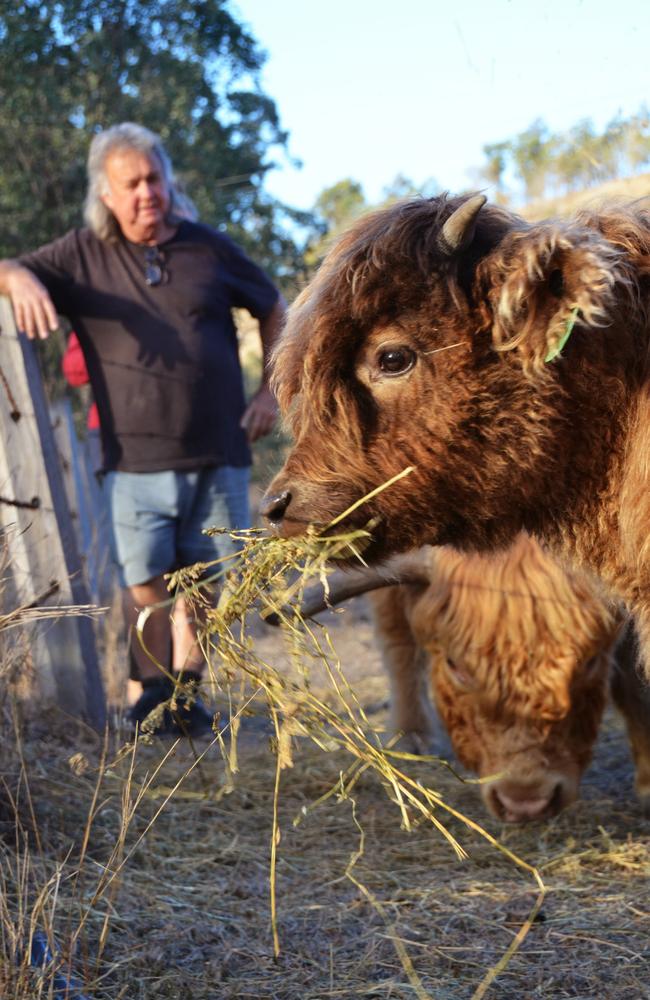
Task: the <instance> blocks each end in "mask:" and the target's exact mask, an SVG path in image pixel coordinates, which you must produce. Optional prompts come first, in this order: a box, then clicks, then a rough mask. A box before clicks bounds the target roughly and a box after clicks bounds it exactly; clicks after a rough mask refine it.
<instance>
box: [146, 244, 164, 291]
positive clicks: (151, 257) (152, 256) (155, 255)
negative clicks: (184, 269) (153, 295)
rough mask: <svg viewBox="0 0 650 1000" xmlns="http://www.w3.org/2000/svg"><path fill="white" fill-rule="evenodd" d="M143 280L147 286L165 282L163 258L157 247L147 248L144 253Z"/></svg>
mask: <svg viewBox="0 0 650 1000" xmlns="http://www.w3.org/2000/svg"><path fill="white" fill-rule="evenodd" d="M144 280H145V281H146V283H147V284H148V285H149V286H154V285H159V284H160V283H161V282H162V281H167V270H166V268H165V257H164V254H163V252H162V250H160V249H159V248H158V247H147V249H146V250H145V252H144Z"/></svg>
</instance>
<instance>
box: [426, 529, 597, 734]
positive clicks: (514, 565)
mask: <svg viewBox="0 0 650 1000" xmlns="http://www.w3.org/2000/svg"><path fill="white" fill-rule="evenodd" d="M431 580H432V584H431V587H430V588H429V589H428V591H427V593H426V595H425V596H424V597H423V598H422V599H421V601H420V602H419V603H418V604H417V605H416V606H415V608H414V611H413V624H414V627H415V628H416V630H417V629H421V632H422V636H421V637H422V640H423V645H427V638H426V637H427V636H429V639H430V638H431V636H432V635H433V634H435V636H436V641H437V643H438V645H439V646H440V645H442V647H443V648H444V651H445V655H448V656H450V657H451V659H452V660H453V661H454V663H455V664H456V665H457V666H459V667H462V668H463V669H464V670H465V671H469V673H470V676H471V679H472V681H473V684H474V685H475V692H479V693H480V696H479V699H478V700H479V701H480V703H481V706H482V710H483V711H486V712H495V713H496V714H497V715H499V716H501V717H502V718H508V717H509V716H513V717H518V718H519V719H528V720H529V721H532V722H536V721H549V720H557V719H561V718H563V717H564V716H565V715H566V714H567V712H568V710H569V707H570V705H571V691H572V686H573V684H574V682H575V680H576V679H579V678H580V676H581V675H583V674H584V667H585V664H587V663H588V662H589V661H590V660H591V659H592V658H593V657H594V656H596V654H598V653H600V652H601V651H602V650H603V648H606V647H608V646H609V645H610V644H611V640H612V638H613V636H614V630H615V620H614V616H613V614H612V611H611V610H610V608H608V606H607V604H606V603H605V602H604V601H603V599H602V595H601V594H600V593H599V592H598V590H597V588H596V587H595V586H594V585H593V584H591V583H590V582H589V581H588V579H587V578H586V577H584V576H583V575H582V574H575V573H569V572H566V571H564V570H563V569H562V568H561V567H560V566H559V565H558V563H557V562H556V561H555V560H553V559H551V558H550V557H549V556H548V555H547V554H546V553H544V552H543V551H542V550H541V548H540V546H539V545H538V544H537V543H536V542H535V541H534V540H533V539H530V538H528V537H526V536H520V538H518V539H517V541H516V543H515V545H514V546H513V547H512V548H511V549H509V550H507V551H506V552H504V553H499V554H496V555H493V556H482V555H477V554H473V555H462V554H461V553H459V552H455V551H454V550H453V549H448V548H444V549H436V550H433V551H432V555H431ZM429 644H430V643H429ZM583 707H584V708H587V706H583Z"/></svg>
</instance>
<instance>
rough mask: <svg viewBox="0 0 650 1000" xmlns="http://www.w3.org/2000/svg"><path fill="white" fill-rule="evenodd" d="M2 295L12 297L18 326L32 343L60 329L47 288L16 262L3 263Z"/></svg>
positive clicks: (1, 268) (0, 279) (1, 272)
mask: <svg viewBox="0 0 650 1000" xmlns="http://www.w3.org/2000/svg"><path fill="white" fill-rule="evenodd" d="M0 295H8V296H9V298H10V299H11V304H12V306H13V310H14V318H15V320H16V326H17V327H18V329H19V330H23V331H24V332H25V333H26V334H27V336H28V337H29V338H30V340H33V339H34V338H35V337H41V338H45V337H47V336H48V334H49V333H50V331H52V332H54V330H57V329H58V327H59V317H58V316H57V312H56V309H55V308H54V303H53V302H52V299H51V298H50V294H49V292H48V290H47V288H46V287H45V285H43V284H42V283H41V282H40V281H39V280H38V278H37V277H36V275H35V274H33V273H32V272H31V271H30V270H29V268H27V267H24V266H23V265H22V264H19V263H18V261H16V260H3V261H0Z"/></svg>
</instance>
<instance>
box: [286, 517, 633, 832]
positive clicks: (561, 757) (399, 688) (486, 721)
mask: <svg viewBox="0 0 650 1000" xmlns="http://www.w3.org/2000/svg"><path fill="white" fill-rule="evenodd" d="M396 580H400V581H402V582H401V583H400V585H398V586H391V582H394V581H396ZM329 583H330V587H329V595H328V598H327V603H329V604H335V603H339V602H340V601H342V600H345V599H346V598H349V597H352V596H355V595H356V594H360V593H364V592H369V591H371V590H372V592H371V593H370V599H371V607H372V610H373V618H374V623H375V632H376V636H377V639H378V642H379V645H380V648H381V651H382V656H383V661H384V665H385V667H386V670H387V672H388V676H389V679H390V687H391V724H390V732H391V733H402V734H403V737H402V741H401V742H400V748H401V749H406V750H412V751H414V752H416V753H417V752H423V751H424V752H426V751H427V750H429V749H430V748H431V745H432V743H433V742H434V740H435V738H436V737H437V736H438V735H439V734H437V733H436V731H435V730H436V721H435V718H434V714H433V712H432V708H431V701H430V698H429V687H430V686H431V688H432V691H433V695H434V698H435V701H436V704H437V708H438V712H439V714H440V716H441V717H442V720H443V722H444V723H445V726H446V728H447V732H448V733H449V737H450V739H451V743H452V745H453V749H454V751H455V753H456V756H457V757H458V759H459V760H460V761H461V762H462V763H463V764H464V765H465V766H466V767H467V768H469V769H470V770H471V771H474V772H475V773H477V774H478V775H479V776H480V777H482V778H489V777H490V776H494V777H493V780H490V781H486V783H485V784H482V785H481V786H480V788H481V794H482V796H483V800H484V802H485V804H486V806H487V808H488V809H489V810H490V811H491V812H492V813H493V814H494V815H495V816H497V817H498V818H499V819H503V820H506V821H508V822H525V821H528V820H536V819H542V818H548V817H549V816H552V815H554V814H555V813H557V812H559V811H560V809H563V808H564V807H565V806H567V805H568V804H569V803H571V802H573V801H574V799H575V798H576V796H577V794H578V787H579V782H580V778H581V776H582V773H583V772H584V769H585V767H586V766H587V764H588V762H589V760H590V758H591V752H592V748H593V744H594V742H595V739H596V736H597V732H598V727H599V723H600V720H601V716H602V712H603V708H604V705H605V701H606V698H607V691H608V685H609V680H610V677H612V676H613V680H614V683H613V693H614V697H615V700H616V702H617V704H618V706H619V708H620V709H621V711H622V712H623V715H624V716H625V719H626V723H627V726H628V731H629V735H630V739H631V744H632V750H633V753H634V756H635V759H636V763H637V788H638V791H639V793H640V794H641V796H642V797H644V796H645V795H646V794H648V793H650V760H648V759H646V758H645V757H644V756H643V746H644V744H643V741H642V742H641V753H640V754H639V753H637V747H638V746H639V741H638V739H637V738H636V736H637V730H638V729H639V727H641V728H642V730H644V729H647V727H648V725H649V724H650V699H649V698H648V697H647V696H645V697H644V693H643V690H642V689H641V688H640V685H639V678H638V675H637V674H636V671H635V658H634V656H633V655H632V656H630V655H629V652H630V651H629V650H627V649H626V647H627V646H628V645H629V644H630V643H633V636H632V635H631V634H628V635H626V636H625V639H624V641H623V643H622V644H621V646H620V647H619V648H618V649H617V656H616V662H615V663H613V662H612V661H613V656H612V653H613V647H614V642H615V639H616V636H617V633H618V631H619V626H620V623H621V616H620V614H619V613H616V612H615V611H614V609H612V608H610V607H609V605H608V604H606V603H605V602H604V601H603V599H602V595H601V593H600V591H599V590H598V589H597V588H596V587H595V586H594V584H593V582H590V581H589V579H588V578H587V577H586V576H585V575H584V574H576V573H573V572H567V571H565V570H563V569H562V568H561V567H560V566H559V565H558V563H557V561H556V560H555V559H552V558H551V557H550V556H549V555H548V554H547V553H545V552H544V551H543V550H542V549H541V548H540V546H539V545H538V543H537V542H535V541H534V540H533V539H531V538H530V537H528V536H526V535H523V534H522V535H520V536H519V537H518V538H517V539H516V541H515V543H514V545H513V546H512V547H511V548H509V549H508V550H507V551H505V552H501V553H497V554H495V555H491V556H485V555H479V554H470V555H463V554H461V553H459V552H457V551H456V550H454V549H451V548H446V547H445V548H429V547H425V548H423V549H420V550H418V551H417V552H413V553H410V554H409V555H408V556H406V557H404V558H397V559H394V560H392V562H391V564H390V566H388V567H382V568H380V569H379V570H376V571H372V570H371V571H366V570H361V571H356V572H355V571H352V572H348V573H344V574H341V573H335V574H334V575H333V576H332V577H331V578H330V581H329ZM380 587H383V588H384V589H374V588H380ZM325 606H326V601H325V597H324V594H323V591H322V589H321V588H315V590H314V591H313V592H310V593H309V595H308V596H307V598H306V601H305V604H304V606H303V608H302V613H303V614H306V615H312V614H314V613H316V612H317V611H320V610H323V608H324V607H325Z"/></svg>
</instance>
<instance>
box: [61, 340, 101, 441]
mask: <svg viewBox="0 0 650 1000" xmlns="http://www.w3.org/2000/svg"><path fill="white" fill-rule="evenodd" d="M61 368H62V370H63V374H64V376H65V380H66V382H68V383H69V385H73V386H75V387H76V386H79V385H87V383H88V382H89V381H90V379H89V378H88V369H87V368H86V359H85V358H84V353H83V351H82V350H81V344H80V343H79V338H78V337H77V334H76V333H75V332H74V330H73V331H72V333H71V334H70V336H69V337H68V346H67V347H66V349H65V354H64V355H63V360H62V361H61ZM86 426H87V427H88V430H89V431H98V430H99V414H98V412H97V403H95V402H93V403H92V404H91V405H90V407H89V409H88V416H87V418H86Z"/></svg>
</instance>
